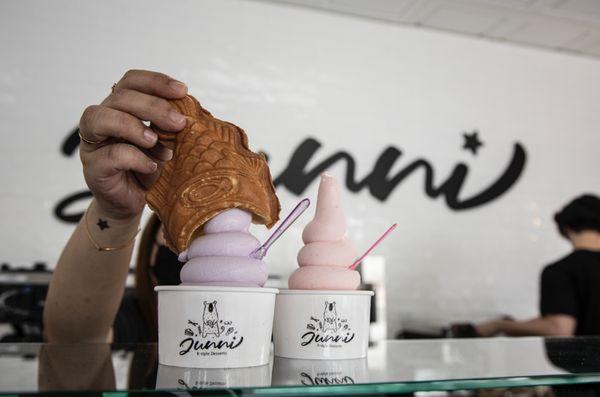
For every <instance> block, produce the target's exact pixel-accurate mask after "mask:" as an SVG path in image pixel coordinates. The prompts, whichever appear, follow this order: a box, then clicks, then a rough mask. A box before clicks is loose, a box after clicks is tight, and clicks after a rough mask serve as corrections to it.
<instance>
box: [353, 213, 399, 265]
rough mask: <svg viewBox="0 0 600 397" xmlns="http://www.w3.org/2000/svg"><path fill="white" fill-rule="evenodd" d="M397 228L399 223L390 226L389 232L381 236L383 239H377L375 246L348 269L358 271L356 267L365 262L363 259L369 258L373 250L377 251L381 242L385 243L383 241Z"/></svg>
mask: <svg viewBox="0 0 600 397" xmlns="http://www.w3.org/2000/svg"><path fill="white" fill-rule="evenodd" d="M396 226H398V224H397V223H394V224H393V225H392V226H390V227H389V228H388V230H386V231H385V233H383V234H382V235H381V237H379V238H378V239H377V241H375V242H374V243H373V245H371V246H370V247H369V249H368V250H367V251H366V252H365V253H364V254H362V255H361V256H360V258H358V259H357V260H356V261H354V263H353V264H351V265H350V266H349V267H348V269H350V270H354V269H356V266H358V264H359V263H360V262H362V260H363V259H365V258H366V257H367V255H369V254H370V253H371V251H373V250H374V249H375V247H377V246H378V245H379V243H381V242H382V241H383V239H384V238H386V237H387V236H388V234H390V233H391V232H392V230H394V229H395V228H396Z"/></svg>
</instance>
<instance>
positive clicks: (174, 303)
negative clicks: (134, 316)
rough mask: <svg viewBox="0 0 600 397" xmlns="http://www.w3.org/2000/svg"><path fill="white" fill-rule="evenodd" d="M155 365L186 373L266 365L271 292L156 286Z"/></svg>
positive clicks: (273, 290)
mask: <svg viewBox="0 0 600 397" xmlns="http://www.w3.org/2000/svg"><path fill="white" fill-rule="evenodd" d="M154 290H155V291H157V293H158V361H159V363H160V364H164V365H171V366H176V367H189V368H240V367H253V366H259V365H265V364H267V363H268V362H269V354H270V348H271V334H272V327H273V310H274V305H275V296H276V294H277V293H278V290H277V289H274V288H251V287H248V288H246V287H214V286H187V285H177V286H158V287H156V288H155V289H154Z"/></svg>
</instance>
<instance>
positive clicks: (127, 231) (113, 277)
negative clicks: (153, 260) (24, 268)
mask: <svg viewBox="0 0 600 397" xmlns="http://www.w3.org/2000/svg"><path fill="white" fill-rule="evenodd" d="M139 218H140V217H139V215H138V216H135V217H133V218H131V219H125V220H120V219H112V218H110V216H109V214H106V213H102V212H101V211H100V210H99V209H98V208H97V205H95V203H94V202H92V204H91V205H90V207H89V208H88V214H87V217H83V218H82V219H81V221H80V222H79V224H78V225H77V227H76V228H75V231H74V232H73V234H72V235H71V238H70V239H69V241H68V243H67V245H66V246H65V248H64V249H63V252H62V254H61V256H60V258H59V260H58V263H57V265H56V268H55V270H54V274H53V276H52V281H51V283H50V287H49V289H48V295H47V297H46V303H45V308H44V323H45V324H44V328H45V336H46V339H47V340H48V341H50V342H52V341H63V342H65V341H88V342H101V341H102V342H106V341H109V342H110V341H111V340H112V335H111V334H110V332H109V331H110V330H111V327H112V323H113V321H114V318H115V315H116V313H117V310H118V308H119V304H120V303H121V299H122V297H123V291H124V285H125V279H126V277H127V273H128V270H129V263H130V260H131V253H132V250H133V244H127V243H128V242H129V241H130V240H131V238H132V237H133V236H134V235H135V234H136V231H137V228H138V225H139ZM98 219H102V220H103V221H105V222H106V223H107V224H108V226H109V227H108V228H105V229H104V230H101V229H100V228H99V227H98V226H97V225H96V224H95V222H94V221H96V222H98V221H97V220H98ZM86 220H87V221H88V226H87V227H88V228H89V230H90V233H91V234H92V236H93V237H94V239H95V241H96V242H97V243H98V244H99V245H100V246H103V247H120V246H123V245H127V246H126V247H125V248H122V249H119V250H116V251H110V252H102V251H98V250H97V249H96V248H95V247H94V246H93V244H92V242H91V240H90V239H89V237H88V235H87V232H86V226H85V224H84V222H85V221H86Z"/></svg>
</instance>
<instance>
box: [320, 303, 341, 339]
mask: <svg viewBox="0 0 600 397" xmlns="http://www.w3.org/2000/svg"><path fill="white" fill-rule="evenodd" d="M323 331H324V332H327V331H333V332H337V331H338V315H337V310H336V309H335V302H327V301H325V311H324V312H323Z"/></svg>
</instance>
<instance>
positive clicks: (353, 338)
mask: <svg viewBox="0 0 600 397" xmlns="http://www.w3.org/2000/svg"><path fill="white" fill-rule="evenodd" d="M371 296H373V292H372V291H312V290H281V291H280V292H279V295H278V296H277V300H276V303H275V321H274V325H273V341H274V343H275V355H276V356H280V357H287V358H300V359H308V360H320V359H333V360H339V359H350V358H362V357H366V356H367V348H368V344H369V311H370V308H371Z"/></svg>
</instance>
